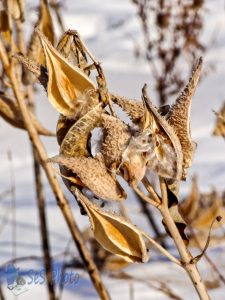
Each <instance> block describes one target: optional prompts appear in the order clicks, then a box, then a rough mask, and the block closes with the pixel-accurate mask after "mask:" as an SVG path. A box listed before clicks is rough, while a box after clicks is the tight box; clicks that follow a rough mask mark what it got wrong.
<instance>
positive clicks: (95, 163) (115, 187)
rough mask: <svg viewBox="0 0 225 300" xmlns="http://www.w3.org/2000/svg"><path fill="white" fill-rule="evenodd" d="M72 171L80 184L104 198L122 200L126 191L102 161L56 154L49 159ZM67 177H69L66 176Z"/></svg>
mask: <svg viewBox="0 0 225 300" xmlns="http://www.w3.org/2000/svg"><path fill="white" fill-rule="evenodd" d="M49 161H51V162H55V163H58V164H59V165H61V166H63V167H66V168H67V169H68V170H70V171H72V172H73V173H74V174H76V175H77V177H78V178H79V179H80V181H81V182H82V184H83V185H84V186H86V187H87V188H88V189H89V190H91V191H92V192H93V193H94V194H95V195H96V196H97V197H99V198H102V199H104V200H124V199H125V198H126V193H125V192H124V190H123V189H122V187H121V186H120V185H119V183H118V182H117V180H116V178H115V177H114V176H113V175H112V174H111V173H110V172H109V171H108V170H107V168H106V166H105V165H104V164H103V162H102V161H99V160H98V159H93V158H91V157H65V156H56V157H53V158H51V159H49ZM68 179H69V178H68Z"/></svg>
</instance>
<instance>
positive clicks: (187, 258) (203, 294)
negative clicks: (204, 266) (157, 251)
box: [160, 178, 210, 300]
mask: <svg viewBox="0 0 225 300" xmlns="http://www.w3.org/2000/svg"><path fill="white" fill-rule="evenodd" d="M160 188H161V193H162V206H161V207H160V212H161V214H162V216H163V220H164V222H165V224H166V226H167V228H168V230H169V232H170V234H171V236H172V238H173V240H174V242H175V245H176V247H177V250H178V252H179V254H180V257H181V263H182V266H183V268H184V269H185V271H186V272H187V273H188V275H189V277H190V278H191V281H192V283H193V285H194V287H195V289H196V291H197V293H198V295H199V298H200V299H201V300H207V299H210V298H209V295H208V292H207V290H206V287H205V285H204V283H203V281H202V279H201V277H200V274H199V272H198V269H197V266H196V264H195V263H194V262H193V257H192V255H191V253H190V252H189V250H188V249H187V247H186V245H185V243H184V241H183V239H182V237H181V235H180V233H179V231H178V229H177V226H176V224H175V223H174V220H173V218H172V217H171V215H170V212H169V209H168V197H167V188H166V183H165V181H164V180H163V179H161V178H160Z"/></svg>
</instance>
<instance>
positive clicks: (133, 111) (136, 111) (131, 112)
mask: <svg viewBox="0 0 225 300" xmlns="http://www.w3.org/2000/svg"><path fill="white" fill-rule="evenodd" d="M110 96H111V100H112V101H113V102H114V103H116V104H117V105H119V106H120V107H121V108H122V109H123V110H124V111H125V112H126V113H127V114H128V116H129V117H130V118H131V120H132V121H133V122H134V123H135V124H139V123H140V122H142V119H143V117H144V105H143V103H142V102H141V101H138V100H130V99H126V98H125V97H121V96H118V95H114V94H111V95H110Z"/></svg>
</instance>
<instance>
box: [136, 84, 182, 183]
mask: <svg viewBox="0 0 225 300" xmlns="http://www.w3.org/2000/svg"><path fill="white" fill-rule="evenodd" d="M146 88H147V86H146V85H145V86H144V88H143V104H144V107H145V116H144V119H143V124H141V127H142V131H141V132H140V133H139V134H138V135H137V136H136V137H134V138H133V141H132V143H133V144H134V142H135V143H136V148H137V151H136V152H137V153H142V155H143V157H144V158H145V161H146V166H147V168H149V169H151V170H152V171H154V172H156V173H157V174H158V175H160V176H162V177H163V178H168V179H173V180H180V178H181V174H182V161H183V154H182V150H181V145H180V141H179V139H178V137H177V135H176V133H175V132H174V129H173V128H172V127H171V126H170V125H169V124H168V122H167V120H166V119H165V117H163V116H162V115H161V114H160V113H159V112H158V109H157V108H156V107H154V105H153V104H152V102H151V101H150V99H149V98H148V96H147V92H146ZM134 148H135V147H134ZM134 153H135V151H134Z"/></svg>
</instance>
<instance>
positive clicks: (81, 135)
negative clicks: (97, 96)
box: [57, 104, 103, 157]
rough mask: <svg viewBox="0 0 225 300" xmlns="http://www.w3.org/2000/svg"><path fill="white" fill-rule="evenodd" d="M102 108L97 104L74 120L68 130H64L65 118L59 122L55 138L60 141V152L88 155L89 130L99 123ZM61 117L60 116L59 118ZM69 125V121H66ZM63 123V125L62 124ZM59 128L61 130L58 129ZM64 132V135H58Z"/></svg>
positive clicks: (70, 155)
mask: <svg viewBox="0 0 225 300" xmlns="http://www.w3.org/2000/svg"><path fill="white" fill-rule="evenodd" d="M102 112H103V109H102V107H101V104H98V105H97V106H95V107H94V108H93V109H91V110H90V111H89V112H88V113H86V114H85V115H84V116H83V117H81V118H80V119H79V120H78V121H77V122H75V123H74V124H73V125H72V124H71V125H72V126H71V127H70V128H68V131H67V132H65V130H66V127H65V126H66V123H65V122H67V121H66V119H65V122H64V123H63V122H61V125H60V124H58V126H57V139H58V140H59V141H61V145H60V154H61V155H65V156H68V157H75V156H90V153H89V152H88V149H87V148H88V145H87V144H88V139H89V137H90V134H91V131H92V130H93V129H94V128H95V127H97V126H98V125H99V123H100V119H101V113H102ZM61 119H62V118H61ZM67 124H68V125H70V123H69V122H67ZM64 125H65V126H64ZM60 129H61V130H60ZM61 134H63V135H64V134H65V135H64V136H60V135H61Z"/></svg>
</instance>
